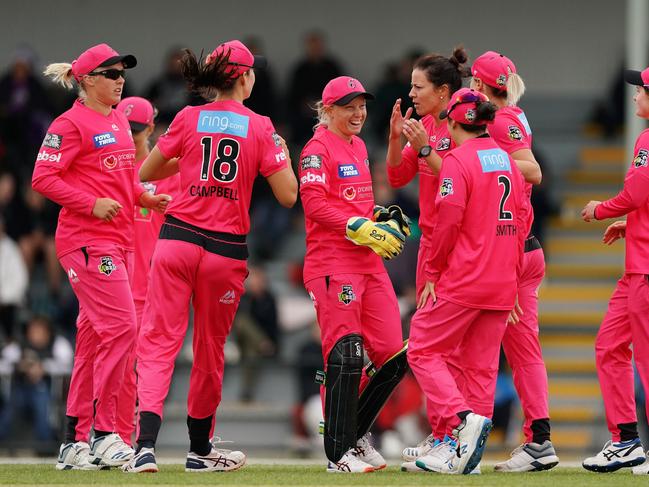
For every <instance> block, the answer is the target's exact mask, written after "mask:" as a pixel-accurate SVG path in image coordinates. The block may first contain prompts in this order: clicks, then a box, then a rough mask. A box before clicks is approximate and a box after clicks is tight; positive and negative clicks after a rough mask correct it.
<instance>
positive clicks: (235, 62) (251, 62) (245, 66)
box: [205, 40, 266, 78]
mask: <svg viewBox="0 0 649 487" xmlns="http://www.w3.org/2000/svg"><path fill="white" fill-rule="evenodd" d="M224 54H225V55H228V69H227V70H226V71H228V72H230V73H231V74H232V77H233V78H238V77H239V76H241V75H242V74H243V73H245V72H246V71H248V70H249V69H250V68H265V67H266V58H265V57H263V56H254V55H253V54H252V53H251V52H250V49H248V48H247V47H246V46H245V45H244V44H243V42H241V41H238V40H233V41H228V42H224V43H223V44H221V45H219V46H217V48H216V49H214V50H213V51H212V53H211V54H208V56H207V57H206V58H205V64H209V63H211V62H212V60H213V59H214V58H216V57H217V56H222V55H224Z"/></svg>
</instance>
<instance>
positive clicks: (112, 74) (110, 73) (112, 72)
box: [88, 69, 126, 80]
mask: <svg viewBox="0 0 649 487" xmlns="http://www.w3.org/2000/svg"><path fill="white" fill-rule="evenodd" d="M88 76H103V77H104V78H108V79H112V80H116V79H117V78H119V77H120V76H121V77H122V79H126V70H125V69H105V70H103V71H96V72H93V73H88Z"/></svg>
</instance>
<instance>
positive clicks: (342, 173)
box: [338, 164, 359, 178]
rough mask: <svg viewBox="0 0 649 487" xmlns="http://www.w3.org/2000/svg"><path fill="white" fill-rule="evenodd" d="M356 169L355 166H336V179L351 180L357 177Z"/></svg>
mask: <svg viewBox="0 0 649 487" xmlns="http://www.w3.org/2000/svg"><path fill="white" fill-rule="evenodd" d="M358 175H359V172H358V168H357V167H356V164H338V177H339V178H353V177H354V176H358Z"/></svg>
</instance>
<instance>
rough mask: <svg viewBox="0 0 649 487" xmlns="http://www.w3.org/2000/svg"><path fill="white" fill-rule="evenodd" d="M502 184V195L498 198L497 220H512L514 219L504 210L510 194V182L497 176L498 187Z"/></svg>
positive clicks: (504, 177)
mask: <svg viewBox="0 0 649 487" xmlns="http://www.w3.org/2000/svg"><path fill="white" fill-rule="evenodd" d="M501 184H502V186H503V195H502V196H501V198H500V209H499V215H498V219H499V220H513V219H514V217H513V215H512V212H511V211H507V210H505V204H506V203H507V199H508V198H509V195H510V194H511V192H512V182H511V181H510V180H509V178H508V177H507V176H502V175H501V176H498V186H500V185H501Z"/></svg>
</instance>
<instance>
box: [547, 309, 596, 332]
mask: <svg viewBox="0 0 649 487" xmlns="http://www.w3.org/2000/svg"><path fill="white" fill-rule="evenodd" d="M603 317H604V313H603V312H600V311H595V312H588V311H573V312H567V311H562V312H544V311H541V312H539V325H540V327H541V329H542V330H544V329H546V328H548V329H549V328H553V327H556V328H568V329H570V328H572V329H575V332H576V333H579V332H578V331H577V330H589V331H590V330H597V329H598V328H599V325H600V324H601V322H602V318H603Z"/></svg>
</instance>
